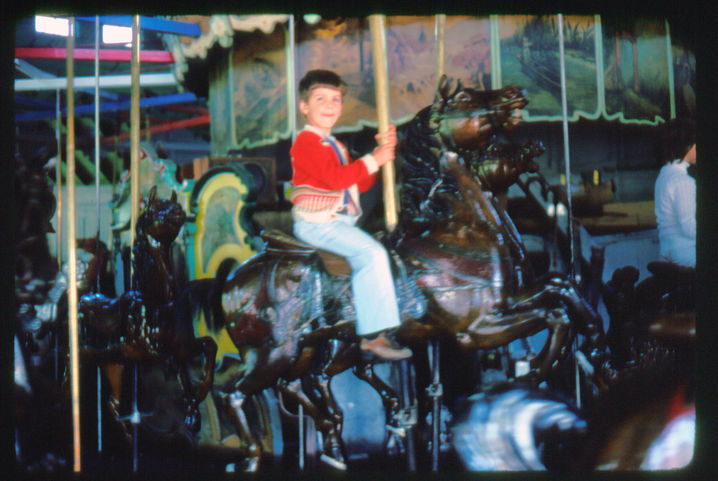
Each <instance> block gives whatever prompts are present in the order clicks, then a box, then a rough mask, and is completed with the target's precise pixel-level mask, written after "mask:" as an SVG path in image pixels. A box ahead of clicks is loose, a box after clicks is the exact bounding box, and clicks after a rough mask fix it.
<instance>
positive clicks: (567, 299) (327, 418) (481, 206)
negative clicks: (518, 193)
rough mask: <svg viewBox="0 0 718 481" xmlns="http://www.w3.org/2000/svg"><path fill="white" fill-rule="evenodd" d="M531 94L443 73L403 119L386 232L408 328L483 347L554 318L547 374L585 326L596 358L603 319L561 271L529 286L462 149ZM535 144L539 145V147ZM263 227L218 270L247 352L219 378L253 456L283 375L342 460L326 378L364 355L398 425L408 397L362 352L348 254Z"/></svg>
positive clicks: (232, 325) (363, 366) (283, 387)
mask: <svg viewBox="0 0 718 481" xmlns="http://www.w3.org/2000/svg"><path fill="white" fill-rule="evenodd" d="M526 103H527V100H526V98H525V97H524V95H523V92H522V91H521V90H520V89H517V88H514V87H507V88H505V89H503V90H499V91H488V92H479V91H476V90H473V89H468V88H464V87H463V86H461V85H460V84H459V85H458V86H457V88H456V90H455V91H454V92H453V93H452V92H450V87H449V83H448V81H447V80H446V79H445V78H444V79H443V80H442V83H441V86H440V88H439V90H438V93H437V96H436V99H435V101H434V103H433V104H432V105H431V106H429V107H427V108H425V109H424V110H422V111H421V112H419V114H417V116H416V117H415V119H414V120H413V121H412V122H411V123H410V124H409V126H408V127H407V128H406V130H405V137H404V140H403V142H402V145H403V148H402V149H400V155H401V157H402V170H401V174H402V179H401V180H402V197H401V200H402V209H401V218H400V222H399V226H398V227H397V229H396V230H395V231H394V232H393V233H392V234H390V235H388V236H384V237H383V238H382V239H383V241H384V242H385V243H386V244H387V246H388V247H389V250H390V252H391V253H392V258H394V259H395V261H396V262H395V278H396V282H397V290H398V292H399V293H400V294H399V296H398V297H399V299H400V310H401V311H402V321H403V324H402V326H401V327H400V328H399V331H398V337H399V339H401V340H404V341H406V342H423V341H426V340H430V339H436V338H438V337H440V336H446V335H448V336H451V337H454V338H455V339H456V340H457V341H458V343H459V345H460V346H463V347H464V348H466V349H472V350H473V349H486V348H494V347H497V346H504V345H506V344H508V343H509V342H511V341H513V340H515V339H518V338H521V337H526V336H530V335H532V334H535V333H537V332H539V331H541V330H544V329H548V330H549V332H550V335H549V336H548V340H547V342H546V345H545V346H544V348H543V349H542V351H541V352H540V353H539V355H537V356H536V357H535V358H534V359H532V360H531V367H532V375H533V376H534V377H535V378H536V379H541V378H544V377H546V376H547V375H548V374H549V372H550V371H551V369H552V368H553V367H554V366H555V365H556V363H557V362H558V361H559V360H560V359H561V357H562V356H563V354H564V353H565V351H566V348H567V346H569V342H570V340H571V339H572V336H573V335H574V334H575V332H576V331H580V332H582V333H583V334H584V335H585V336H586V338H587V345H586V346H584V349H585V350H587V351H589V352H588V353H587V354H588V357H589V358H590V359H592V360H597V357H596V356H594V354H597V353H598V352H599V351H598V350H597V349H594V346H597V345H600V344H601V341H602V335H603V333H602V326H601V322H600V318H599V317H598V316H597V314H596V313H595V312H594V311H593V309H592V308H591V307H590V306H589V305H588V304H587V303H586V302H584V301H583V299H582V298H581V297H580V295H579V294H578V292H577V290H576V287H575V285H574V283H573V282H572V281H570V280H569V279H566V278H565V277H563V276H561V275H558V274H554V275H552V276H550V277H549V279H548V280H546V281H544V282H543V283H542V284H540V285H536V286H533V287H531V288H528V287H527V286H529V285H530V282H529V281H530V280H532V279H530V278H531V276H530V272H529V268H528V265H527V262H526V258H525V256H523V255H522V252H523V250H524V248H523V245H522V244H521V240H520V236H519V235H518V233H517V231H516V229H515V227H514V226H513V223H511V221H510V218H509V217H508V215H507V214H506V213H505V211H503V209H502V208H501V206H500V205H499V204H498V203H497V202H496V201H495V200H494V199H493V197H492V196H491V194H490V192H486V191H484V190H483V189H482V185H481V184H480V183H479V182H478V181H477V178H476V176H474V175H472V174H471V172H470V171H469V170H468V169H467V167H466V166H464V165H463V161H462V157H461V155H462V152H463V153H467V152H471V151H473V150H475V149H481V148H484V147H485V146H487V145H488V143H489V141H490V136H491V134H492V133H493V132H495V131H496V130H497V129H508V130H510V129H513V128H515V127H516V125H517V124H518V117H517V116H516V115H515V114H514V111H515V110H516V109H519V108H522V107H523V106H525V105H526ZM525 147H526V148H525V149H524V152H528V153H529V154H530V152H531V151H532V149H533V148H534V146H533V144H532V145H527V146H525ZM417 149H418V150H417ZM533 151H534V152H536V153H538V152H539V151H541V149H534V150H533ZM531 159H532V157H531V156H530V155H523V156H522V157H519V160H520V161H521V163H520V164H518V163H517V164H516V165H514V166H513V167H509V168H505V167H506V166H504V165H503V164H502V165H501V168H500V169H498V168H497V169H495V170H493V171H491V170H490V169H489V170H485V171H484V174H483V175H484V176H485V178H486V179H488V178H490V177H491V176H493V178H494V179H495V182H496V185H500V184H501V182H506V179H502V178H501V177H502V176H504V177H505V176H506V175H512V176H513V175H517V174H516V171H517V170H521V169H525V170H530V169H531V168H533V167H532V166H531ZM504 162H508V163H510V162H511V159H508V160H506V159H504ZM504 172H505V173H506V174H504ZM263 238H264V240H265V242H266V248H265V249H264V251H262V252H261V253H259V254H257V255H256V256H254V257H252V258H250V259H248V260H247V261H245V263H243V264H241V265H240V266H238V267H237V268H236V269H234V270H233V271H232V272H231V273H230V274H229V275H228V276H227V277H226V278H220V279H217V281H218V282H219V283H220V284H221V296H220V297H221V314H220V315H219V316H218V318H217V319H216V320H215V321H216V322H218V323H221V326H219V325H218V326H215V327H222V326H223V327H225V328H226V329H227V332H228V333H229V336H230V337H231V339H232V340H233V342H234V344H235V345H236V346H237V348H238V350H239V353H240V356H241V357H242V360H243V366H242V369H241V370H239V371H238V372H236V373H235V374H234V375H230V376H228V380H227V382H225V383H224V384H223V385H222V386H221V390H222V391H223V392H224V393H225V397H226V398H227V402H228V406H229V407H231V408H232V412H233V413H234V415H235V419H236V420H237V429H238V431H239V432H240V434H241V437H242V438H243V440H244V442H245V443H246V444H247V448H246V451H245V454H246V455H248V456H254V457H256V456H258V454H259V453H258V452H257V451H258V449H259V448H258V443H257V442H256V441H255V440H253V439H252V435H251V433H250V429H249V427H248V425H247V423H246V419H243V415H242V410H241V406H242V403H243V402H244V399H246V397H247V396H249V395H252V394H255V393H258V392H260V391H261V390H263V389H265V388H267V387H272V386H277V387H278V388H279V390H280V392H282V393H283V394H284V395H287V396H291V397H292V398H293V399H294V400H295V401H297V402H299V403H300V404H301V405H302V406H304V407H305V409H306V412H307V413H308V414H309V415H311V416H312V417H313V418H314V420H315V422H316V424H317V427H318V429H319V430H320V431H321V432H322V434H323V439H324V441H325V446H324V450H325V453H327V454H328V455H329V456H331V457H333V458H334V459H335V460H338V461H339V462H341V461H342V460H343V458H342V442H341V427H342V413H341V409H339V407H338V406H337V404H336V402H335V401H334V399H333V396H332V393H331V390H330V389H329V382H330V380H331V377H332V376H333V375H336V374H338V373H340V372H342V371H344V370H346V369H349V368H352V367H354V368H355V373H356V374H357V375H358V376H359V377H360V378H361V379H364V380H366V381H367V382H369V383H370V384H371V385H372V386H373V387H374V388H375V389H376V390H377V392H379V394H380V396H381V397H382V401H383V403H384V407H385V414H386V418H387V423H390V424H391V423H394V424H395V423H396V421H395V419H396V415H397V413H398V407H399V402H398V396H397V395H396V393H395V392H394V391H393V390H392V389H391V388H390V387H389V386H387V385H386V384H385V383H384V382H383V381H382V380H381V379H380V378H379V377H378V376H376V375H375V374H374V372H373V370H372V369H371V363H366V362H364V361H363V360H362V358H361V355H360V354H359V349H358V344H357V342H358V338H357V337H356V335H355V334H354V327H353V324H352V323H353V320H354V318H355V315H354V312H353V308H352V301H351V296H350V291H351V290H350V288H349V278H348V275H347V270H346V266H347V264H346V262H345V261H343V260H342V259H341V258H337V256H333V255H330V254H328V253H326V252H322V251H319V250H317V249H314V248H313V247H311V246H308V245H306V244H303V243H301V242H299V241H297V240H296V239H293V238H292V237H290V236H287V235H283V234H281V233H277V232H265V233H263ZM342 267H343V268H342ZM417 286H418V288H420V289H421V292H418V289H417ZM417 306H418V307H417ZM592 350H593V351H592ZM312 363H314V364H315V365H316V364H317V363H318V364H319V367H313V366H312Z"/></svg>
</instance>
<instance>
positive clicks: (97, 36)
mask: <svg viewBox="0 0 718 481" xmlns="http://www.w3.org/2000/svg"><path fill="white" fill-rule="evenodd" d="M95 204H96V206H95V207H96V212H95V213H96V216H97V233H96V236H95V252H96V254H95V255H99V252H100V246H99V243H100V17H99V16H95ZM88 282H89V279H88ZM96 282H97V284H96V286H97V289H96V292H100V270H99V269H98V270H97V278H96ZM95 369H97V376H96V378H97V390H96V392H97V452H98V453H101V452H102V372H101V370H100V366H99V365H98V366H97V367H96V368H95Z"/></svg>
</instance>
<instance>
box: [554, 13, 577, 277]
mask: <svg viewBox="0 0 718 481" xmlns="http://www.w3.org/2000/svg"><path fill="white" fill-rule="evenodd" d="M558 39H559V40H558V46H559V57H560V60H561V62H560V66H561V113H562V116H563V155H564V173H565V175H566V210H567V211H568V212H567V221H568V226H567V232H568V239H569V257H570V261H569V268H568V272H569V276H571V279H573V280H576V279H575V277H576V269H575V266H576V259H575V256H576V254H575V252H574V249H575V247H574V233H573V203H572V201H571V197H572V196H571V156H570V153H569V145H568V103H567V101H566V62H565V57H564V48H563V15H562V14H560V13H559V14H558Z"/></svg>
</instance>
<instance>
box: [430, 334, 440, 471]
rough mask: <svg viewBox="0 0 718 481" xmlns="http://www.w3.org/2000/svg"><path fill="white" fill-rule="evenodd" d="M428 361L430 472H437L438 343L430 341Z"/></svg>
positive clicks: (438, 421) (438, 439) (438, 410)
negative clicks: (429, 377)
mask: <svg viewBox="0 0 718 481" xmlns="http://www.w3.org/2000/svg"><path fill="white" fill-rule="evenodd" d="M428 347H429V353H430V356H429V359H430V361H431V386H430V387H429V395H430V396H431V398H432V412H431V424H432V426H431V427H432V430H431V441H432V444H431V470H432V471H434V472H436V471H439V447H440V446H439V444H440V437H441V396H442V386H441V376H440V374H439V373H440V370H439V368H440V366H439V341H438V340H436V339H432V340H431V341H430V343H429V346H428Z"/></svg>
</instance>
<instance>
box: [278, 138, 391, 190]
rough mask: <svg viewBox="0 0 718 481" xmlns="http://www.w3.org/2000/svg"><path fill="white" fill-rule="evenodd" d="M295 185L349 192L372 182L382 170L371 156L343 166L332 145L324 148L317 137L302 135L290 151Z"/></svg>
mask: <svg viewBox="0 0 718 481" xmlns="http://www.w3.org/2000/svg"><path fill="white" fill-rule="evenodd" d="M290 155H291V157H292V167H293V169H294V183H295V184H296V185H300V184H310V185H312V186H314V187H318V188H321V189H327V190H340V189H347V188H349V187H351V186H352V185H354V184H357V183H360V182H362V183H363V182H364V181H366V180H369V179H370V176H371V174H374V173H376V172H377V171H378V170H379V166H378V165H377V163H376V160H375V159H374V157H373V156H372V155H365V156H364V157H362V158H360V159H358V160H356V161H355V162H349V163H348V164H346V165H342V164H341V163H340V162H339V160H338V159H337V157H336V154H335V153H334V149H333V148H332V147H331V146H330V145H323V144H322V143H321V140H320V138H319V137H318V136H315V135H312V134H306V135H305V134H303V133H302V134H300V135H298V136H297V139H296V140H295V142H294V145H292V148H291V150H290Z"/></svg>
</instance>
